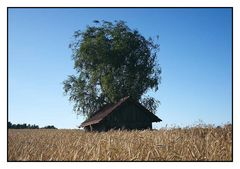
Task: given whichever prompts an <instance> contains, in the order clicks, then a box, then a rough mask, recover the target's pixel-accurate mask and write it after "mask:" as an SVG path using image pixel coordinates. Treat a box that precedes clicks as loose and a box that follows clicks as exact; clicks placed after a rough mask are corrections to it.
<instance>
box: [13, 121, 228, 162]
mask: <svg viewBox="0 0 240 169" xmlns="http://www.w3.org/2000/svg"><path fill="white" fill-rule="evenodd" d="M8 160H9V161H32V160H33V161H51V160H53V161H232V126H231V125H225V126H224V127H221V128H213V127H211V126H208V127H203V126H195V127H191V128H184V129H180V128H173V129H160V130H158V131H156V130H154V131H148V130H145V131H109V132H101V133H97V132H83V131H79V130H48V129H39V130H37V129H35V130H34V129H26V130H25V129H18V130H16V129H9V134H8Z"/></svg>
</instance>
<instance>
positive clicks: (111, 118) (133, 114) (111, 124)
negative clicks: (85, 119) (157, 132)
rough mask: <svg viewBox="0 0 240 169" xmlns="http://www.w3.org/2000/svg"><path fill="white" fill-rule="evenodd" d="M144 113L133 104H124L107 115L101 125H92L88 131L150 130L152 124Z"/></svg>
mask: <svg viewBox="0 0 240 169" xmlns="http://www.w3.org/2000/svg"><path fill="white" fill-rule="evenodd" d="M146 113H147V112H144V110H143V109H141V108H139V107H138V106H136V105H135V104H133V103H131V102H126V103H124V104H123V105H122V106H121V107H119V108H118V109H116V110H115V111H114V112H112V113H111V114H110V115H108V116H107V117H106V118H105V119H104V120H103V121H102V122H101V123H98V124H95V125H92V126H91V128H90V127H89V128H88V129H89V130H91V129H92V130H94V131H107V130H110V129H126V130H134V129H140V130H141V129H152V122H151V120H150V119H149V117H148V116H147V115H146Z"/></svg>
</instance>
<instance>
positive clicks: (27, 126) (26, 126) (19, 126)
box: [8, 122, 39, 129]
mask: <svg viewBox="0 0 240 169" xmlns="http://www.w3.org/2000/svg"><path fill="white" fill-rule="evenodd" d="M8 128H10V129H38V128H39V126H38V125H35V124H34V125H30V124H26V123H23V124H12V123H11V122H8Z"/></svg>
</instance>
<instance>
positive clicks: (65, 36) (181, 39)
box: [8, 8, 232, 128]
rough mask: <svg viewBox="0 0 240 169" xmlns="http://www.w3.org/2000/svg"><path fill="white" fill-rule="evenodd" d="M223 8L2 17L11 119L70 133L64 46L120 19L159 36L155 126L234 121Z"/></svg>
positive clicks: (16, 11) (73, 121) (69, 68)
mask: <svg viewBox="0 0 240 169" xmlns="http://www.w3.org/2000/svg"><path fill="white" fill-rule="evenodd" d="M231 17H232V16H231V9H229V8H158V9H157V8H144V9H143V8H141V9H136V8H135V9H133V8H129V9H124V8H122V9H119V8H118V9H116V8H113V9H107V8H102V9H96V8H85V9H83V8H68V9H66V8H45V9H43V8H32V9H30V8H28V9H26V8H11V9H9V13H8V24H9V27H8V38H9V39H8V40H9V41H8V66H9V67H8V75H9V98H8V99H9V102H8V103H9V112H8V113H9V114H8V115H9V121H11V122H12V123H30V124H38V125H39V126H40V127H42V126H45V125H54V126H56V127H58V128H76V126H78V125H79V124H80V123H81V122H82V121H83V120H84V119H83V117H81V116H79V117H77V116H76V115H75V113H74V112H73V111H72V106H73V104H71V103H69V101H68V97H67V96H64V95H63V85H62V82H63V81H64V80H65V79H66V78H67V76H68V75H71V74H75V70H74V69H73V61H72V60H71V50H70V49H69V48H68V45H69V43H70V42H71V41H72V40H73V39H72V35H73V33H74V31H76V30H79V29H80V30H84V29H85V28H86V26H87V25H91V24H92V21H93V20H107V21H114V20H124V21H126V22H127V25H128V26H129V27H130V28H132V29H135V28H136V29H137V30H138V31H139V32H140V33H141V34H142V35H144V36H145V37H146V38H148V37H149V36H151V37H154V36H156V35H159V37H160V38H159V40H158V43H159V44H160V52H159V54H158V62H159V64H160V66H161V68H162V75H161V76H162V82H161V84H160V85H159V90H158V91H157V92H152V91H149V92H148V93H147V95H150V96H154V97H155V98H156V99H158V100H160V101H161V105H160V106H159V108H158V111H157V114H156V115H158V116H159V117H160V118H161V119H162V120H163V121H162V122H161V123H157V124H154V127H155V128H160V127H165V126H166V125H168V126H173V125H179V126H188V125H192V124H194V123H196V122H198V121H199V120H202V121H203V122H205V123H211V124H215V125H221V124H224V123H226V122H231V119H232V109H231V105H232V18H231Z"/></svg>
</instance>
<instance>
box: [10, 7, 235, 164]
mask: <svg viewBox="0 0 240 169" xmlns="http://www.w3.org/2000/svg"><path fill="white" fill-rule="evenodd" d="M13 8H21V9H22V8H25V9H29V8H35V9H36V8H39V9H42V8H47V9H49V8H52V9H54V8H60V9H63V8H65V9H69V8H72V9H74V8H76V9H79V8H80V9H84V8H93V9H102V8H108V9H111V8H115V9H118V8H119V9H123V8H126V9H131V8H132V9H142V8H151V9H159V8H162V9H163V8H173V9H174V8H177V9H179V8H180V9H183V8H187V9H189V8H193V9H203V8H206V9H207V8H217V9H219V8H225V9H226V8H231V14H232V15H231V16H232V57H231V58H232V108H231V109H232V160H231V161H216V160H215V161H134V162H233V7H7V123H8V120H9V117H8V115H9V114H8V112H9V107H8V106H9V94H8V92H9V87H8V85H9V83H8V81H9V78H8V66H9V65H8V63H9V60H8V54H9V53H8V51H9V48H8V42H9V41H8V35H9V32H8V28H9V26H8V24H9V22H8V19H9V17H8V16H9V15H8V14H9V9H13ZM8 135H9V133H8V126H7V162H132V161H94V160H93V161H69V160H66V161H38V160H32V161H17V160H11V161H10V160H9V159H8V157H9V156H8V155H9V153H8Z"/></svg>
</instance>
